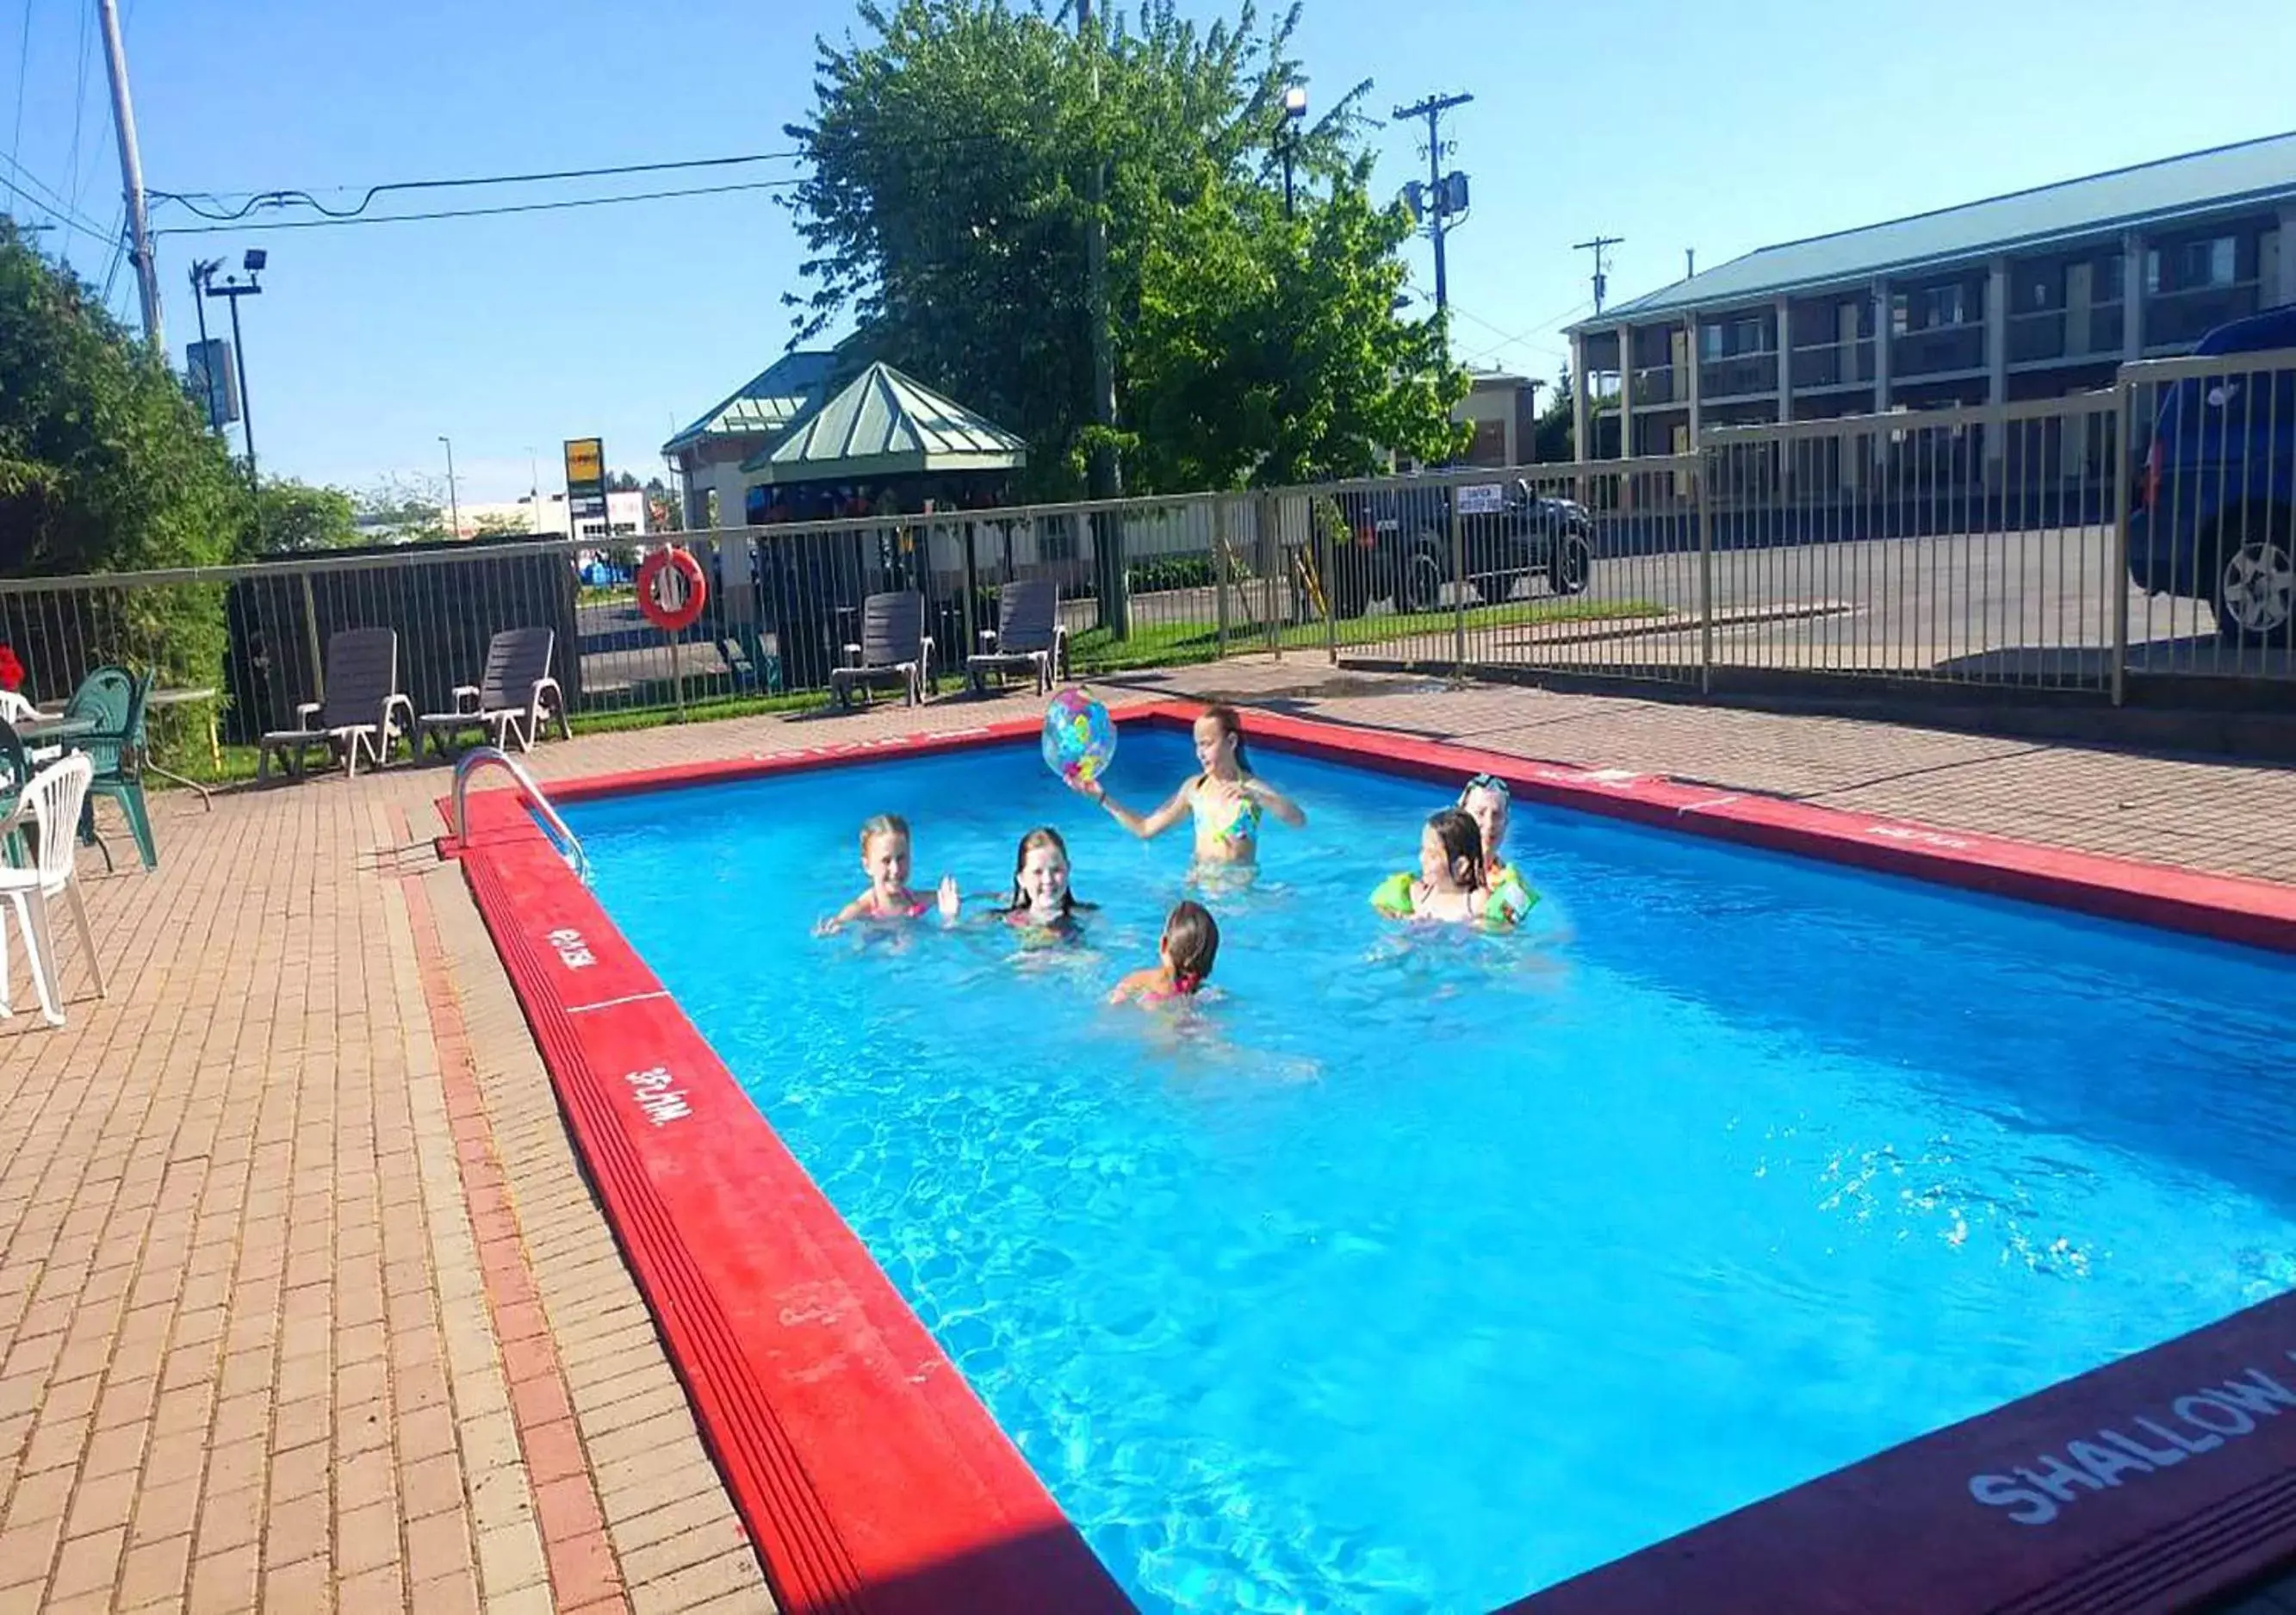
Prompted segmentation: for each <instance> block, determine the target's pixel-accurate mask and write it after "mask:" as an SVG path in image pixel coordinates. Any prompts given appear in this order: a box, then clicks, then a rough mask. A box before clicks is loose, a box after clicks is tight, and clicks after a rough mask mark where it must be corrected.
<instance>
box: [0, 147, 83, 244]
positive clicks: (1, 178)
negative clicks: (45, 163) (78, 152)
mask: <svg viewBox="0 0 2296 1615" xmlns="http://www.w3.org/2000/svg"><path fill="white" fill-rule="evenodd" d="M0 163H5V164H7V166H8V168H9V170H10V172H11V173H12V174H14V176H15V178H14V179H11V178H9V177H8V175H6V174H0V185H6V186H7V187H8V189H9V190H11V191H12V192H13V193H16V194H17V195H18V196H20V197H21V198H23V199H24V200H25V201H29V202H30V203H31V204H32V205H33V206H34V207H36V208H37V209H40V210H41V211H42V212H43V213H49V214H53V215H54V216H55V217H58V218H65V219H70V220H72V221H73V222H74V223H76V224H78V225H79V226H80V227H81V228H82V229H84V230H88V231H92V232H93V231H98V230H99V226H98V225H96V222H95V221H94V219H92V218H90V217H88V216H87V215H86V214H85V213H82V212H81V211H80V210H79V209H77V208H75V207H73V206H72V205H71V204H70V203H69V202H67V201H64V198H63V193H62V192H61V191H59V190H57V189H56V188H55V187H54V186H53V185H52V184H48V183H47V181H45V180H44V179H42V178H41V177H40V176H38V175H37V174H35V173H33V172H32V171H31V170H30V169H29V168H26V167H24V166H23V165H22V164H21V163H20V162H18V161H17V160H15V159H14V158H12V157H0Z"/></svg>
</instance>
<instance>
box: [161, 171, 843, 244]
mask: <svg viewBox="0 0 2296 1615" xmlns="http://www.w3.org/2000/svg"><path fill="white" fill-rule="evenodd" d="M803 183H804V182H803V181H801V180H795V179H758V180H749V181H745V182H743V183H742V184H731V185H693V186H688V187H685V188H684V189H680V190H674V191H637V192H632V193H627V194H626V195H621V196H570V197H567V198H564V199H562V200H561V201H543V202H513V203H508V204H505V205H504V206H502V207H496V208H444V209H438V210H436V211H433V212H429V213H378V214H374V215H373V216H371V217H368V216H361V215H349V216H338V215H330V216H328V217H325V218H283V219H275V220H273V221H271V222H270V223H268V224H254V225H250V224H236V223H232V224H215V225H168V226H167V227H166V228H164V229H159V230H154V231H152V234H153V235H155V236H157V235H225V234H233V235H235V234H243V233H245V232H249V231H258V230H333V229H340V228H342V227H344V226H346V225H412V224H422V223H427V222H430V221H432V220H436V219H442V218H492V217H499V216H501V215H503V214H507V213H554V212H557V211H559V210H561V209H567V208H608V207H612V206H613V205H615V204H616V203H618V202H642V201H669V200H671V199H673V198H676V197H682V196H725V195H728V194H730V193H734V192H736V191H786V190H790V189H792V188H793V187H795V186H797V185H799V184H803ZM153 194H155V195H156V194H158V193H156V192H155V193H153ZM202 217H205V216H202Z"/></svg>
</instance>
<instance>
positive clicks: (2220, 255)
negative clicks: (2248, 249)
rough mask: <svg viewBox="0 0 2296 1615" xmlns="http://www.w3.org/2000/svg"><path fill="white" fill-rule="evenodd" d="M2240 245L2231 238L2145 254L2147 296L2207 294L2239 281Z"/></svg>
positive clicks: (2179, 243) (2213, 238) (2157, 248)
mask: <svg viewBox="0 0 2296 1615" xmlns="http://www.w3.org/2000/svg"><path fill="white" fill-rule="evenodd" d="M2239 267H2240V243H2239V242H2236V241H2235V240H2234V238H2233V237H2231V236H2229V235H2217V236H2211V237H2210V238H2209V239H2208V240H2206V241H2197V242H2177V243H2176V244H2175V245H2173V246H2168V247H2155V248H2153V250H2151V251H2149V252H2147V253H2145V255H2144V291H2145V294H2146V295H2147V296H2158V295H2160V294H2161V293H2162V292H2172V291H2211V290H2213V289H2215V288H2218V287H2220V286H2229V285H2231V284H2232V283H2233V282H2234V281H2235V279H2237V278H2238V270H2239Z"/></svg>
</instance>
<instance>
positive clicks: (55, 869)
mask: <svg viewBox="0 0 2296 1615" xmlns="http://www.w3.org/2000/svg"><path fill="white" fill-rule="evenodd" d="M94 773H95V765H94V763H93V762H91V761H89V760H88V758H87V756H86V754H85V753H83V752H74V753H73V754H72V755H71V756H70V757H68V758H64V760H63V761H61V762H60V763H55V764H53V765H51V766H50V767H45V768H43V769H41V770H40V771H39V772H38V773H37V774H36V775H33V776H32V777H31V779H30V781H29V783H27V784H26V785H25V787H24V791H23V797H22V799H21V800H20V801H19V802H18V803H17V805H16V810H15V811H14V812H13V813H12V814H10V815H9V816H7V817H6V818H5V819H0V832H5V831H6V830H8V829H9V828H11V827H14V826H19V825H21V823H22V821H23V820H24V819H25V817H26V816H28V815H29V817H30V819H31V822H32V824H33V826H34V827H35V828H36V829H37V831H38V832H39V838H40V846H39V851H38V854H37V857H35V859H34V861H33V863H32V865H31V867H30V868H29V869H19V868H15V867H12V866H10V865H0V1015H6V1014H8V1013H9V1012H10V1010H9V1006H8V923H7V917H6V916H7V914H10V913H12V914H14V915H15V917H16V927H17V929H18V930H21V931H22V932H23V933H24V951H25V953H26V955H28V956H29V962H30V963H31V966H32V985H33V987H34V988H36V989H37V991H38V993H39V996H40V1013H41V1014H42V1015H44V1016H45V1017H46V1018H47V1022H48V1024H49V1025H50V1026H61V1025H62V1024H63V1023H64V1012H63V972H62V971H60V970H58V969H57V968H56V944H55V937H54V935H53V932H52V931H51V930H50V929H49V926H48V900H49V899H50V898H56V897H65V898H70V900H71V912H72V921H73V922H74V923H75V924H76V925H77V926H78V928H79V943H80V948H81V950H82V951H83V952H84V953H86V955H87V971H88V974H89V975H91V976H93V977H94V978H95V996H97V997H99V998H101V997H102V996H103V968H102V965H101V964H99V963H97V962H96V957H95V929H94V927H93V926H91V925H90V924H89V923H88V922H87V902H86V898H83V897H82V896H81V895H80V889H79V882H78V881H77V880H75V879H74V878H73V876H74V874H75V873H76V869H77V865H76V864H75V862H74V857H75V850H76V848H77V845H78V830H79V810H80V807H81V805H82V804H84V803H85V802H86V800H87V784H88V780H89V779H90V778H91V777H92V776H93V775H94Z"/></svg>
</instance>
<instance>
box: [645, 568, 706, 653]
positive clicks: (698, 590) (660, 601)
mask: <svg viewBox="0 0 2296 1615" xmlns="http://www.w3.org/2000/svg"><path fill="white" fill-rule="evenodd" d="M637 586H638V610H639V611H642V612H644V614H645V619H646V620H647V621H648V622H650V623H652V624H653V626H654V627H657V628H660V630H661V631H662V632H663V633H665V634H676V633H678V632H679V631H681V630H683V629H685V628H690V627H693V625H694V624H695V623H696V622H698V621H700V620H701V608H702V606H703V605H704V604H705V603H708V601H709V580H708V579H707V578H704V577H703V576H702V572H701V562H698V561H696V560H695V559H694V558H693V556H692V555H690V554H688V553H685V551H684V550H681V549H676V548H669V549H659V550H656V551H655V552H654V553H652V554H651V555H648V556H647V557H646V558H645V561H644V564H642V565H641V566H640V567H639V568H638V578H637Z"/></svg>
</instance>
